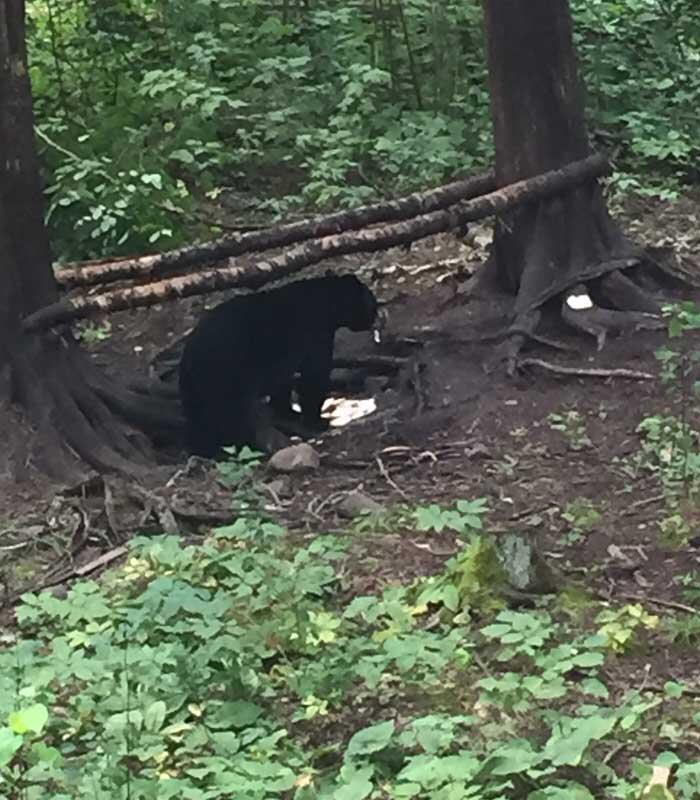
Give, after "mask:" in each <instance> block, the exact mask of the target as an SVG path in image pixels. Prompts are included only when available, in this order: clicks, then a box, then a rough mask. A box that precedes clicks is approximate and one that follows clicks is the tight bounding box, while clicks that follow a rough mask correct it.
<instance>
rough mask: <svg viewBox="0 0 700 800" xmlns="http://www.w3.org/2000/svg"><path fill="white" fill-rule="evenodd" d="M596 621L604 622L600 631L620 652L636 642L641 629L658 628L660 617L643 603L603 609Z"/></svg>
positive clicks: (612, 647)
mask: <svg viewBox="0 0 700 800" xmlns="http://www.w3.org/2000/svg"><path fill="white" fill-rule="evenodd" d="M596 622H598V623H599V624H600V623H602V626H601V627H600V628H599V630H598V633H599V635H600V636H602V637H603V638H604V639H605V641H606V644H607V646H608V647H609V648H610V649H611V650H612V651H613V652H616V653H619V652H623V651H624V650H627V649H628V648H629V647H631V646H632V645H633V644H635V637H636V636H637V635H638V634H639V633H640V632H641V631H644V630H653V629H654V628H656V627H657V626H658V624H659V618H658V617H657V616H654V615H653V614H649V613H648V612H646V611H645V610H644V608H643V607H642V606H641V605H639V604H634V605H626V606H623V607H622V608H617V609H606V610H604V611H601V612H600V614H598V616H597V617H596Z"/></svg>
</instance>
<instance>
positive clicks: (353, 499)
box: [336, 491, 386, 518]
mask: <svg viewBox="0 0 700 800" xmlns="http://www.w3.org/2000/svg"><path fill="white" fill-rule="evenodd" d="M336 510H337V511H338V513H339V514H340V516H341V517H349V518H352V517H357V516H359V515H360V514H366V513H371V514H381V513H382V512H383V511H385V510H386V509H385V508H384V506H383V505H382V504H381V503H378V502H377V501H376V500H374V499H372V498H371V497H370V496H369V495H366V494H363V493H362V492H358V491H355V492H349V493H348V494H346V495H345V497H344V498H343V499H342V500H341V501H340V503H338V505H337V506H336Z"/></svg>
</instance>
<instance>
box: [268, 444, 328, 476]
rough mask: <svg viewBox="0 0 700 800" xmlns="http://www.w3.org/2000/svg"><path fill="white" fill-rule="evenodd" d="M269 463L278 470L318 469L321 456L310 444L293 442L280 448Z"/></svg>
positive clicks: (302, 470) (303, 470) (304, 470)
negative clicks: (289, 445)
mask: <svg viewBox="0 0 700 800" xmlns="http://www.w3.org/2000/svg"><path fill="white" fill-rule="evenodd" d="M269 464H270V467H271V468H272V469H274V470H275V471H276V472H306V471H308V470H314V469H318V468H319V465H320V464H321V457H320V456H319V454H318V453H317V452H316V451H315V450H314V449H313V447H311V445H309V444H306V443H302V444H293V445H292V446H291V447H285V448H284V449H283V450H278V451H277V452H276V453H275V454H274V455H273V456H272V458H271V459H270V461H269Z"/></svg>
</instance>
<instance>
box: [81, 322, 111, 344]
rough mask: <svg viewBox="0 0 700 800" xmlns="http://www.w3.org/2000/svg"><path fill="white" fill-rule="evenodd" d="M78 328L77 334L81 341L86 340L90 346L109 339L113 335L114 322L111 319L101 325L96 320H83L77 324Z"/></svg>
mask: <svg viewBox="0 0 700 800" xmlns="http://www.w3.org/2000/svg"><path fill="white" fill-rule="evenodd" d="M76 328H77V332H76V336H77V337H78V339H80V341H81V342H84V343H85V344H86V345H88V346H89V345H94V344H99V343H100V342H104V341H105V339H109V337H110V336H111V335H112V324H111V323H110V322H109V320H108V321H107V322H103V323H102V324H100V325H96V324H95V323H94V322H89V321H85V320H81V321H80V322H79V323H78V324H77V325H76Z"/></svg>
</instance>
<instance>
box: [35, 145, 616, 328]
mask: <svg viewBox="0 0 700 800" xmlns="http://www.w3.org/2000/svg"><path fill="white" fill-rule="evenodd" d="M608 171H609V165H608V163H607V160H606V159H605V158H604V157H603V156H600V155H593V156H589V157H588V158H586V159H584V160H582V161H576V162H574V163H572V164H568V165H567V166H565V167H562V168H561V169H558V170H552V171H551V172H546V173H544V174H543V175H537V176H535V177H534V178H528V179H527V180H524V181H518V182H517V183H514V184H511V185H510V186H504V187H503V188H501V189H498V190H497V191H495V192H490V193H489V194H485V195H482V196H481V197H478V198H476V199H475V200H470V201H464V202H461V203H457V204H456V205H454V206H452V207H450V208H449V209H447V210H444V211H436V212H433V213H432V214H424V215H423V216H420V217H417V218H416V219H413V220H410V221H408V222H400V223H396V224H393V225H385V226H382V227H377V228H369V229H364V230H361V231H357V232H355V233H343V234H338V235H335V236H326V237H324V238H321V239H314V240H312V241H310V242H307V243H305V244H303V245H298V246H297V247H295V248H293V249H291V250H289V251H288V252H287V253H284V254H282V255H279V256H276V257H274V258H270V259H263V260H260V261H257V262H255V263H253V264H250V265H248V266H246V267H239V266H236V265H235V264H232V265H229V266H226V267H222V268H221V269H211V270H206V271H203V272H200V273H198V274H194V275H181V276H179V277H175V278H170V279H168V280H163V281H158V282H157V283H152V284H147V285H145V286H138V287H135V288H130V289H121V290H116V291H112V292H106V293H104V294H101V295H95V296H93V297H78V298H74V299H72V300H71V299H68V298H64V299H63V300H61V301H59V302H58V303H54V304H52V305H50V306H46V307H45V308H41V309H39V310H38V311H36V312H34V313H33V314H31V315H30V316H28V317H26V318H25V319H24V322H23V328H24V330H25V331H34V330H39V329H42V328H48V327H51V326H52V325H57V324H62V323H67V322H71V321H73V320H76V319H81V318H84V317H89V316H91V315H93V314H106V313H109V312H113V311H121V310H124V309H127V308H139V307H144V306H151V305H155V304H157V303H162V302H163V301H165V300H171V299H177V298H181V297H189V296H192V295H199V294H208V293H210V292H216V291H222V290H224V289H233V288H236V289H242V288H245V289H257V288H259V287H261V286H263V285H264V284H266V283H269V282H270V281H274V280H280V279H281V278H285V277H287V276H289V275H292V274H293V273H295V272H298V271H299V270H301V269H303V268H304V267H308V266H310V265H311V264H316V263H318V262H319V261H323V260H324V259H327V258H330V257H332V256H341V255H348V254H350V253H360V252H365V253H367V252H375V251H377V250H386V249H387V248H389V247H394V246H396V245H400V244H407V243H409V242H414V241H417V240H418V239H423V238H425V237H427V236H432V235H434V234H436V233H442V232H443V231H446V230H450V229H452V228H456V227H459V226H461V225H465V224H467V223H468V222H472V221H474V220H477V219H483V218H484V217H488V216H492V215H493V214H500V213H503V212H504V211H508V210H509V209H511V208H513V207H515V206H517V205H520V204H522V203H526V202H533V201H535V200H541V199H542V198H545V197H550V196H552V195H556V194H560V193H561V192H563V191H565V190H568V189H572V188H573V187H575V186H578V185H580V184H581V183H585V182H586V181H588V180H591V179H593V178H596V177H598V176H600V175H603V174H605V173H606V172H608Z"/></svg>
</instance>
